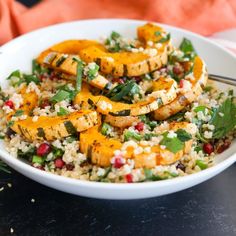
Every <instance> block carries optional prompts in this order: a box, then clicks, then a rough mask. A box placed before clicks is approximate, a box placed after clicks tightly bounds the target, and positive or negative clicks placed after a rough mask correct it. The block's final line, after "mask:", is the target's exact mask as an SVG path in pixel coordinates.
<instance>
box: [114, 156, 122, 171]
mask: <svg viewBox="0 0 236 236" xmlns="http://www.w3.org/2000/svg"><path fill="white" fill-rule="evenodd" d="M123 165H124V163H123V161H122V159H121V157H116V158H115V161H114V167H115V168H117V169H119V168H121V167H122V166H123Z"/></svg>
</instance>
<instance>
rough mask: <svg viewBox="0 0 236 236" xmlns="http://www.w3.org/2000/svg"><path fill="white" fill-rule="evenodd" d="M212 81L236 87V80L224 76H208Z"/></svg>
mask: <svg viewBox="0 0 236 236" xmlns="http://www.w3.org/2000/svg"><path fill="white" fill-rule="evenodd" d="M208 77H209V79H210V80H215V81H218V82H221V83H225V84H230V85H233V86H236V78H235V79H234V78H230V77H226V76H222V75H215V74H208Z"/></svg>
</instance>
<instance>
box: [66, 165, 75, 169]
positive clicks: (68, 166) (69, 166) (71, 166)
mask: <svg viewBox="0 0 236 236" xmlns="http://www.w3.org/2000/svg"><path fill="white" fill-rule="evenodd" d="M74 168H75V166H74V165H73V164H66V170H73V169H74Z"/></svg>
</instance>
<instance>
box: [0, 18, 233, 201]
mask: <svg viewBox="0 0 236 236" xmlns="http://www.w3.org/2000/svg"><path fill="white" fill-rule="evenodd" d="M144 23H145V22H144V21H136V20H120V19H119V20H118V19H108V20H85V21H77V22H70V23H64V24H59V25H55V26H50V27H46V28H43V29H40V30H36V31H34V32H31V33H28V34H26V35H23V36H21V37H19V38H16V39H14V40H12V41H11V42H9V43H7V44H6V45H4V46H2V47H1V48H0V52H1V53H0V66H1V67H0V78H1V79H0V84H1V85H3V86H4V85H6V84H7V81H6V80H5V78H6V77H7V76H8V75H9V73H10V72H12V71H13V70H16V69H21V70H23V71H24V72H30V71H31V61H32V59H33V58H35V57H36V56H37V55H38V54H39V53H40V52H41V51H42V50H44V49H46V48H47V47H49V46H51V45H52V44H54V43H57V42H60V41H62V40H65V39H73V38H74V39H81V38H86V39H98V38H99V37H100V36H103V35H109V34H110V32H111V31H112V30H115V31H117V32H119V33H121V34H122V35H125V36H127V37H134V36H135V32H136V28H137V26H139V25H142V24H144ZM163 26H164V27H165V28H166V30H167V31H169V32H171V35H172V38H173V43H174V44H176V45H178V44H179V43H180V41H181V40H182V38H183V37H186V38H188V39H190V40H192V42H193V44H194V46H195V48H196V49H197V51H198V53H199V55H200V56H202V57H203V59H204V60H205V61H206V63H207V65H208V69H209V72H210V73H215V74H221V75H225V76H231V77H236V57H235V56H234V55H233V54H232V53H230V52H229V51H227V50H225V49H224V48H222V47H220V46H218V45H216V44H215V43H213V42H211V41H209V40H207V39H206V38H203V37H201V36H199V35H197V34H194V33H191V32H188V31H186V30H182V29H178V28H175V27H171V26H167V25H163ZM221 87H222V88H223V89H224V88H225V87H224V86H221ZM235 152H236V143H235V142H234V143H233V144H232V145H231V147H230V148H229V149H228V150H226V151H225V152H224V153H222V154H220V155H217V156H216V158H215V160H216V164H215V166H213V167H211V168H209V169H206V170H203V171H201V172H199V173H196V174H192V175H189V176H185V177H178V178H174V179H170V180H162V181H157V182H147V183H133V184H113V183H96V182H88V181H81V180H76V179H71V178H66V177H62V176H57V175H54V174H50V173H46V172H44V171H41V170H38V169H36V168H33V167H31V166H30V165H28V164H26V163H24V162H22V161H21V160H18V159H16V158H14V157H12V156H11V155H9V154H8V153H7V151H6V150H5V149H4V145H3V142H0V157H1V159H2V160H3V161H5V162H6V163H7V164H8V165H9V166H11V167H12V168H13V169H15V170H17V171H18V172H20V173H22V174H23V175H25V176H27V177H29V178H31V179H33V180H35V181H37V182H39V183H41V184H44V185H47V186H49V187H52V188H55V189H58V190H61V191H65V192H68V193H72V194H76V195H80V196H86V197H93V198H103V199H138V198H147V197H155V196H161V195H164V194H169V193H174V192H177V191H180V190H183V189H186V188H189V187H192V186H194V185H196V184H199V183H201V182H203V181H205V180H207V179H209V178H211V177H213V176H215V175H217V174H218V173H220V172H221V171H223V170H224V169H226V168H227V167H229V166H230V165H232V164H233V163H234V162H235V160H236V154H235Z"/></svg>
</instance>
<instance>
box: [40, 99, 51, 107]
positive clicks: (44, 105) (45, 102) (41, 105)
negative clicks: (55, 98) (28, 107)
mask: <svg viewBox="0 0 236 236" xmlns="http://www.w3.org/2000/svg"><path fill="white" fill-rule="evenodd" d="M47 106H50V103H49V101H48V99H45V100H43V101H42V103H41V104H40V107H41V108H43V109H44V108H45V107H47Z"/></svg>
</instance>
